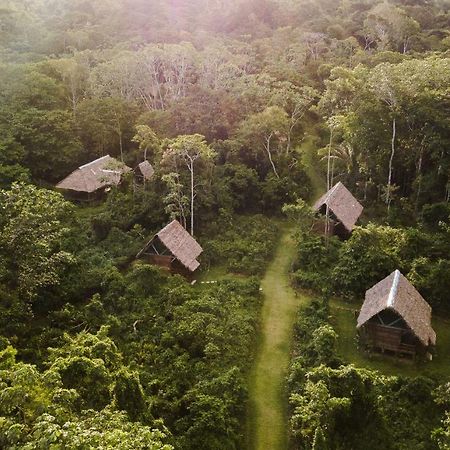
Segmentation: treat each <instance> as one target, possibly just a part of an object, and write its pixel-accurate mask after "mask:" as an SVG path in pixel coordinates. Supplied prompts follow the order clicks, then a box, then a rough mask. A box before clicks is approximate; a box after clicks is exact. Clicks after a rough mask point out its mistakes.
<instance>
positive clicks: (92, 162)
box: [78, 155, 110, 169]
mask: <svg viewBox="0 0 450 450" xmlns="http://www.w3.org/2000/svg"><path fill="white" fill-rule="evenodd" d="M109 157H110V156H109V155H105V156H101V157H100V158H97V159H94V161H91V162H88V163H86V164H83V165H82V166H80V167H78V168H79V169H84V168H85V167H88V166H90V165H91V164H94V163H95V162H97V161H101V160H102V159H105V158H109Z"/></svg>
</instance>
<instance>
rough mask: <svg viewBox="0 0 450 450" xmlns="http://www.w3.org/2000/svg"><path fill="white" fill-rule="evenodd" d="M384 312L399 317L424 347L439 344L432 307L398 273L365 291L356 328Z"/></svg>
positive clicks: (393, 273)
mask: <svg viewBox="0 0 450 450" xmlns="http://www.w3.org/2000/svg"><path fill="white" fill-rule="evenodd" d="M385 309H391V310H393V311H395V312H396V313H397V314H399V315H400V316H401V317H402V318H403V320H404V321H405V322H406V324H407V325H408V327H409V328H410V329H411V331H412V332H413V333H414V334H415V335H416V336H417V337H418V338H419V340H420V341H421V342H422V343H423V344H424V345H425V346H428V345H430V344H432V345H434V344H435V343H436V333H435V332H434V330H433V328H432V327H431V306H430V305H429V304H428V303H427V302H426V301H425V300H424V298H423V297H422V296H421V295H420V294H419V292H417V290H416V289H415V288H414V286H413V285H412V284H411V283H410V282H409V281H408V280H407V279H406V278H405V277H404V276H403V275H402V274H401V273H400V272H399V271H398V270H396V271H394V272H392V273H391V274H390V275H389V276H387V277H386V278H385V279H384V280H381V281H380V282H379V283H377V284H376V285H375V286H373V287H372V288H370V289H369V290H368V291H366V297H365V300H364V304H363V305H362V308H361V312H360V313H359V317H358V324H357V328H360V327H361V326H363V325H364V324H365V323H366V322H367V321H368V320H370V319H371V318H372V317H373V316H375V315H376V314H378V313H380V312H381V311H383V310H385Z"/></svg>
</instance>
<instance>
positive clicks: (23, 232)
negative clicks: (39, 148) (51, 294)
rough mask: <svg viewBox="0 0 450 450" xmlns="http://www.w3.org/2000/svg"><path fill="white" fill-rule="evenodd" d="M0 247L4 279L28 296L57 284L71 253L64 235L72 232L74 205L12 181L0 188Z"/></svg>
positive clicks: (30, 297)
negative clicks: (11, 183) (3, 189)
mask: <svg viewBox="0 0 450 450" xmlns="http://www.w3.org/2000/svg"><path fill="white" fill-rule="evenodd" d="M0 208H1V211H2V217H1V218H0V249H1V252H2V256H3V258H5V260H6V262H7V263H6V264H7V268H8V272H9V273H8V275H7V281H8V282H10V283H12V285H13V286H15V287H17V288H18V290H19V292H20V293H21V294H22V295H23V296H24V297H25V298H27V299H29V300H31V299H33V298H35V297H36V296H37V295H38V293H39V291H40V290H42V289H43V288H48V287H50V286H56V285H58V284H60V282H61V276H62V274H63V273H64V270H65V269H66V268H67V267H68V265H69V264H71V263H73V261H74V258H73V255H72V254H71V253H70V252H69V251H67V249H66V246H65V245H64V239H65V238H67V237H68V235H69V233H70V232H71V230H70V227H69V223H70V220H71V218H72V214H73V209H72V207H71V205H70V203H68V202H66V201H65V200H64V199H63V197H62V196H61V195H60V194H58V193H56V192H51V191H47V190H45V189H38V188H36V187H35V186H32V185H25V184H14V185H13V186H12V188H11V190H10V191H0Z"/></svg>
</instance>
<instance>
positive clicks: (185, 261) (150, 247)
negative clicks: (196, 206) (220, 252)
mask: <svg viewBox="0 0 450 450" xmlns="http://www.w3.org/2000/svg"><path fill="white" fill-rule="evenodd" d="M202 252H203V249H202V247H201V246H200V244H199V243H198V242H197V241H196V240H195V239H194V238H193V237H192V236H191V235H190V234H189V233H188V232H187V231H186V230H185V228H184V227H183V226H182V225H181V224H180V222H178V221H177V220H173V221H172V222H170V223H169V224H168V225H166V226H165V227H164V228H163V229H162V230H161V231H159V232H158V233H157V234H156V235H155V236H153V238H152V239H151V240H150V241H149V242H148V243H147V244H146V245H145V247H144V248H143V249H142V250H141V251H140V252H139V253H138V254H137V255H136V257H137V258H142V257H143V258H145V259H147V260H148V261H149V262H150V263H153V264H157V265H160V266H163V267H166V268H168V269H170V270H171V271H174V272H181V273H183V270H179V269H180V267H179V265H180V264H181V266H182V267H183V268H184V269H186V270H187V271H188V272H194V271H195V270H196V269H197V268H198V266H199V265H200V263H199V262H198V261H197V258H198V256H199V255H200V254H201V253H202Z"/></svg>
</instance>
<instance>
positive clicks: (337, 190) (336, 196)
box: [313, 181, 363, 231]
mask: <svg viewBox="0 0 450 450" xmlns="http://www.w3.org/2000/svg"><path fill="white" fill-rule="evenodd" d="M324 205H328V208H329V209H330V210H331V211H332V213H333V214H334V215H335V216H336V218H337V219H338V220H339V222H341V223H342V225H344V227H345V228H346V229H347V230H348V231H352V230H353V227H354V226H355V223H356V221H357V220H358V217H359V216H360V215H361V213H362V211H363V207H362V205H361V204H360V203H359V202H358V200H356V198H355V197H353V195H352V194H351V192H350V191H349V190H348V189H347V188H346V187H345V186H344V185H343V184H342V183H341V182H340V181H339V183H337V184H335V185H334V186H333V187H332V188H331V189H330V190H329V191H328V192H326V193H325V194H324V195H322V197H320V198H319V200H317V202H316V203H315V204H314V206H313V208H314V209H315V210H316V211H319V210H320V209H321V208H322V207H323V206H324Z"/></svg>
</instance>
